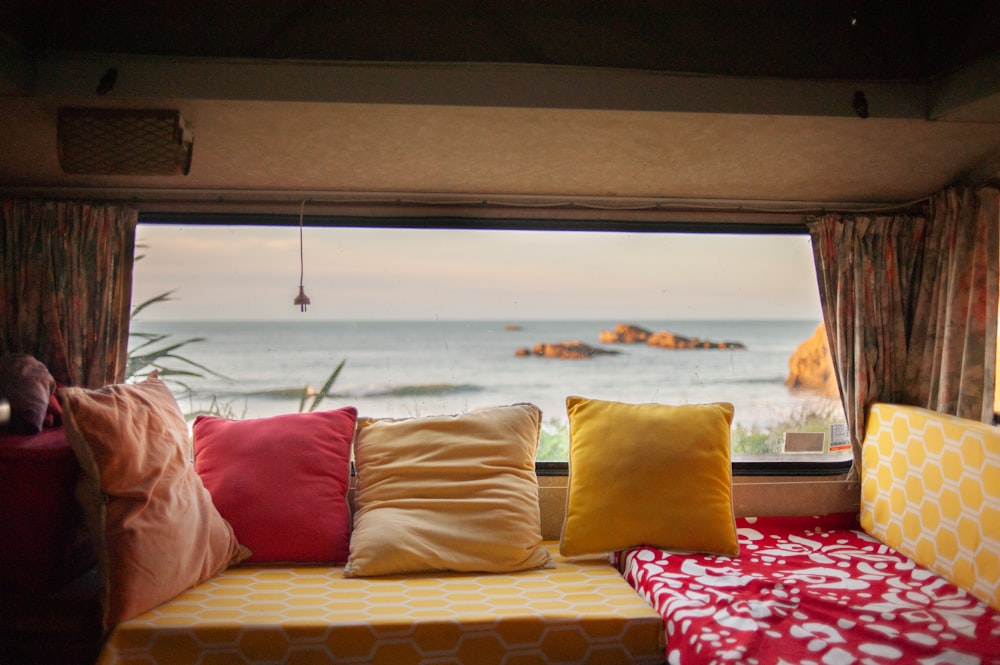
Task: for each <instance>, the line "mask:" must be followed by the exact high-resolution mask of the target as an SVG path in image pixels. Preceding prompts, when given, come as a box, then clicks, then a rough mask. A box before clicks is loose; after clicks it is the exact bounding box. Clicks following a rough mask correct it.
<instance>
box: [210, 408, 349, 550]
mask: <svg viewBox="0 0 1000 665" xmlns="http://www.w3.org/2000/svg"><path fill="white" fill-rule="evenodd" d="M356 419H357V411H356V410H355V409H354V407H345V408H342V409H337V410H333V411H321V412H316V413H290V414H284V415H278V416H273V417H270V418H256V419H250V420H241V421H236V420H226V419H224V418H215V417H211V416H198V418H197V419H195V421H194V466H195V470H196V471H197V472H198V475H200V476H201V479H202V481H203V482H204V483H205V487H207V488H208V491H209V493H210V494H211V495H212V500H213V501H214V502H215V505H216V507H217V508H218V509H219V512H220V513H222V516H223V517H225V518H226V520H227V521H228V522H229V523H230V524H232V526H233V530H234V531H235V532H236V537H237V539H238V540H239V541H240V543H242V544H243V545H246V546H247V547H249V548H250V549H251V550H252V551H253V555H252V556H251V557H250V558H248V559H247V561H248V562H255V563H264V562H278V561H287V562H300V563H309V562H314V563H320V562H330V563H332V562H341V563H342V562H345V561H347V555H348V543H349V541H350V538H351V512H350V509H349V507H348V505H347V487H348V483H349V482H350V476H351V441H352V440H353V439H354V425H355V420H356Z"/></svg>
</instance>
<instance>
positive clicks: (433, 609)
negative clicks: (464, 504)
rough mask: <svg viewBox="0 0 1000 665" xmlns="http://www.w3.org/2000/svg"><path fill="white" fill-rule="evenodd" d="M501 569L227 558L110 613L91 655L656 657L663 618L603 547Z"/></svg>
mask: <svg viewBox="0 0 1000 665" xmlns="http://www.w3.org/2000/svg"><path fill="white" fill-rule="evenodd" d="M546 547H547V549H548V550H549V551H550V552H552V553H553V558H554V559H555V561H556V565H555V567H554V568H548V569H534V570H526V571H521V572H515V573H503V574H470V573H436V574H423V575H407V576H388V577H376V578H346V577H344V574H343V568H342V567H299V568H290V567H247V566H239V567H235V568H230V569H228V570H226V571H225V572H223V573H222V574H220V575H218V576H216V577H214V578H212V579H211V580H208V581H206V582H204V583H202V584H200V585H198V586H197V587H195V588H193V589H191V590H189V591H187V592H185V593H183V594H181V595H180V596H178V597H177V598H175V599H173V600H171V601H169V602H167V603H165V604H163V605H161V606H159V607H157V608H155V609H153V610H151V611H149V612H146V613H144V614H142V615H140V616H138V617H135V618H134V619H132V620H130V621H126V622H125V623H122V624H120V625H119V626H118V627H117V628H116V629H115V631H114V632H113V633H112V634H111V636H110V638H109V639H108V641H107V643H106V645H105V648H104V651H103V652H102V654H101V658H100V660H99V663H100V665H121V664H125V663H140V662H141V663H147V664H149V663H160V664H161V665H166V664H168V663H169V664H170V665H183V664H184V663H194V662H215V661H214V660H213V658H216V659H217V658H225V660H226V662H227V663H260V662H309V663H334V662H337V663H355V662H357V663H362V662H363V663H386V664H390V663H391V664H394V665H395V664H396V663H412V662H419V661H421V660H433V661H434V662H449V663H455V662H458V663H477V664H478V663H500V662H515V661H516V662H536V663H556V662H560V663H565V662H573V663H662V662H663V653H664V652H663V647H664V645H663V624H662V623H661V619H660V616H659V615H658V614H657V613H656V612H655V611H653V609H652V608H651V607H650V606H649V605H648V604H647V603H646V601H644V600H643V599H642V598H640V597H639V596H638V595H637V594H636V593H635V591H633V590H632V588H631V587H629V585H628V584H626V583H625V581H624V580H623V579H622V577H621V575H619V574H618V572H617V571H616V570H615V568H613V567H612V566H611V565H610V564H609V562H608V561H607V560H605V559H600V558H596V559H581V560H573V561H569V560H566V559H563V558H561V557H559V556H558V555H555V550H556V549H557V545H556V544H555V543H546Z"/></svg>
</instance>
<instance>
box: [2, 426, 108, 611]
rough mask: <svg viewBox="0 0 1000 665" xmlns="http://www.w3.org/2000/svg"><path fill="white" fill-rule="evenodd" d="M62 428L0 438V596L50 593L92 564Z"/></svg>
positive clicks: (76, 473) (73, 461) (74, 470)
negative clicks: (2, 592)
mask: <svg viewBox="0 0 1000 665" xmlns="http://www.w3.org/2000/svg"><path fill="white" fill-rule="evenodd" d="M79 468H80V467H79V465H78V464H77V461H76V457H75V456H74V455H73V451H72V449H71V448H70V447H69V443H68V442H67V441H66V434H65V432H64V431H63V429H62V428H56V429H47V430H44V431H42V432H41V433H40V434H35V435H32V436H25V435H17V434H2V435H0V525H2V527H0V529H2V535H0V590H2V591H6V592H16V593H46V592H49V591H54V590H56V589H58V588H60V587H61V586H63V585H64V584H66V583H67V582H69V581H70V580H71V579H73V578H75V577H76V576H77V575H79V574H80V573H82V572H83V571H84V570H86V569H87V568H88V567H90V566H92V565H93V564H94V561H95V558H94V551H93V548H92V546H91V544H90V541H89V539H88V538H87V530H86V526H85V524H84V521H83V512H82V511H81V509H80V505H79V503H78V502H77V500H76V496H75V487H76V481H77V478H78V476H79Z"/></svg>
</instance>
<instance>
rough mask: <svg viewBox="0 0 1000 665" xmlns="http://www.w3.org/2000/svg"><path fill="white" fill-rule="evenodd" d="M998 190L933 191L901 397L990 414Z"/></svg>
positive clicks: (964, 413)
mask: <svg viewBox="0 0 1000 665" xmlns="http://www.w3.org/2000/svg"><path fill="white" fill-rule="evenodd" d="M998 202H1000V191H998V190H996V189H994V188H986V187H984V188H980V189H977V190H973V189H961V190H957V189H953V190H947V191H945V192H943V193H941V194H939V195H938V196H935V197H934V199H933V200H932V202H931V205H932V209H931V220H932V223H931V224H930V226H929V229H928V230H929V233H928V236H927V242H926V249H925V251H924V257H923V270H922V271H921V274H920V279H919V282H918V283H917V285H916V293H914V300H915V303H914V306H915V311H914V325H913V327H912V330H911V333H910V340H909V353H908V354H907V364H906V370H907V371H906V379H905V381H904V384H903V394H902V400H901V401H903V402H904V403H906V404H913V405H915V406H922V407H924V408H927V409H933V410H934V411H941V412H942V413H950V414H953V415H956V416H961V417H963V418H970V419H972V420H981V421H983V422H992V420H993V398H994V386H995V379H994V377H995V374H994V372H995V371H996V368H995V366H994V362H995V359H996V341H997V297H998V292H1000V287H998V283H997V272H998V269H1000V238H998V230H1000V229H998V227H1000V205H998Z"/></svg>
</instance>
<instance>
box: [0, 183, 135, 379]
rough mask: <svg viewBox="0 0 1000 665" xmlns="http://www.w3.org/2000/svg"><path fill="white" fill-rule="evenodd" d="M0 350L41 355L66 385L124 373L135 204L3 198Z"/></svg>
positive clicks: (0, 230) (0, 261)
mask: <svg viewBox="0 0 1000 665" xmlns="http://www.w3.org/2000/svg"><path fill="white" fill-rule="evenodd" d="M2 212H3V219H2V224H0V308H2V312H3V316H2V320H0V350H2V351H7V352H16V353H28V354H31V355H33V356H35V357H36V358H38V359H39V360H41V361H42V362H43V363H45V365H46V366H47V367H48V368H49V371H50V372H51V373H52V375H53V376H54V377H55V379H56V380H57V381H59V382H60V383H62V384H65V385H71V386H80V387H86V388H98V387H101V386H104V385H107V384H110V383H118V382H121V381H122V380H123V379H124V373H125V364H126V358H127V354H128V322H129V308H130V305H131V297H132V264H133V254H134V248H135V225H136V221H137V218H138V214H137V212H136V211H135V210H132V209H129V208H125V207H118V206H104V205H91V204H87V203H79V202H45V201H22V200H5V201H4V202H3V208H2Z"/></svg>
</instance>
